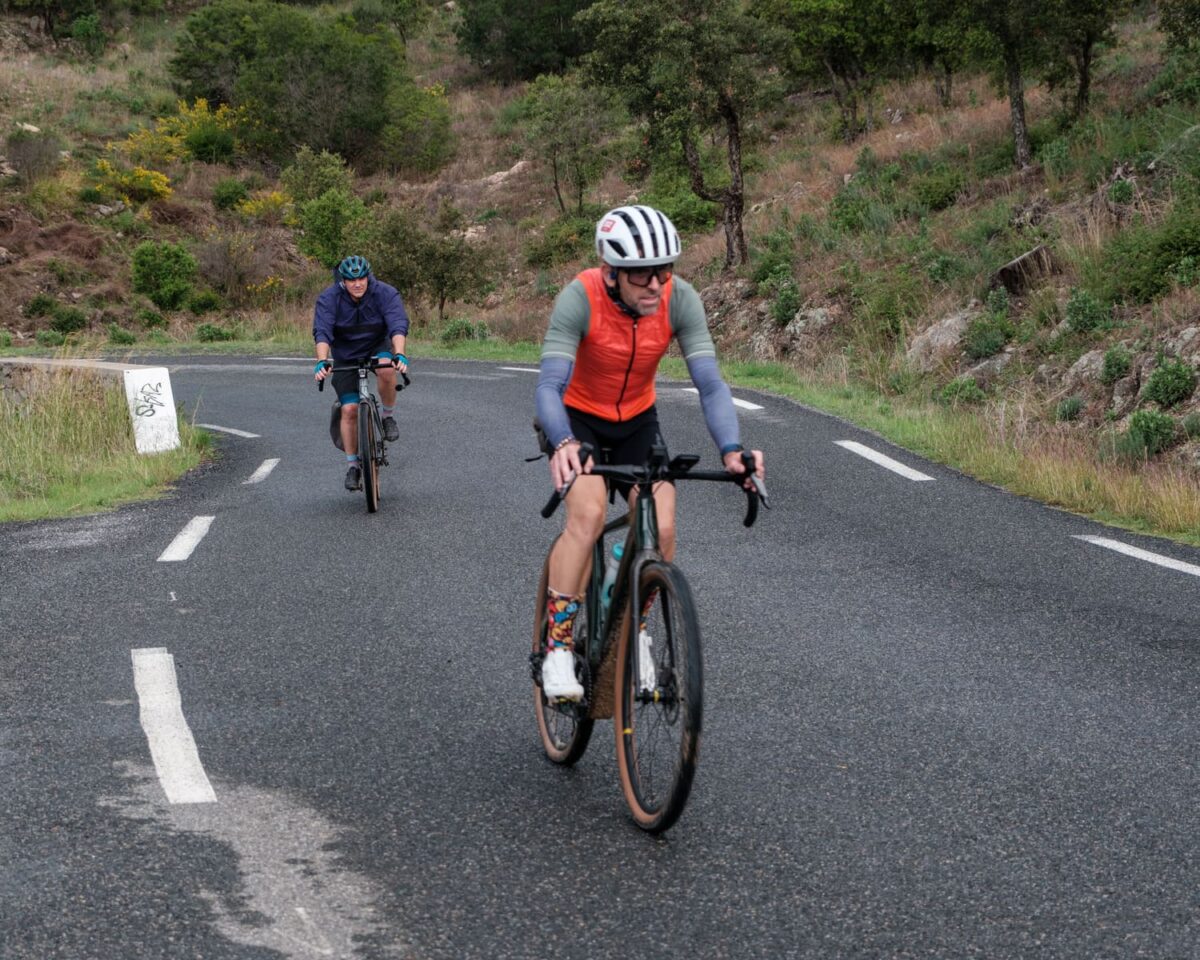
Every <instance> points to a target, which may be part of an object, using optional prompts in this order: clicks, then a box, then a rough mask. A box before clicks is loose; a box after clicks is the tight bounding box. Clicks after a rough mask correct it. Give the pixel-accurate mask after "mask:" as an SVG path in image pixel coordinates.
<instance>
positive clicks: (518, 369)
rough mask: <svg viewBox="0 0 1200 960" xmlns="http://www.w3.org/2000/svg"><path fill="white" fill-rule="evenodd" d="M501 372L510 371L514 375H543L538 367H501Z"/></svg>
mask: <svg viewBox="0 0 1200 960" xmlns="http://www.w3.org/2000/svg"><path fill="white" fill-rule="evenodd" d="M500 369H501V370H509V371H511V372H512V373H541V371H540V370H538V369H537V368H536V367H501V368H500Z"/></svg>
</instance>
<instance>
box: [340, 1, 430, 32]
mask: <svg viewBox="0 0 1200 960" xmlns="http://www.w3.org/2000/svg"><path fill="white" fill-rule="evenodd" d="M430 13H431V11H430V9H429V4H428V3H427V2H426V0H358V2H357V3H356V4H355V5H354V11H353V16H354V19H355V22H357V23H359V24H361V25H363V26H370V25H372V24H386V25H387V26H389V27H392V28H393V29H395V31H396V32H397V33H398V34H400V39H401V40H402V41H404V43H408V41H409V40H410V39H412V38H413V37H414V36H416V35H417V34H419V33H420V32H421V31H422V30H423V29H424V28H425V25H426V24H427V23H428V22H429V17H430Z"/></svg>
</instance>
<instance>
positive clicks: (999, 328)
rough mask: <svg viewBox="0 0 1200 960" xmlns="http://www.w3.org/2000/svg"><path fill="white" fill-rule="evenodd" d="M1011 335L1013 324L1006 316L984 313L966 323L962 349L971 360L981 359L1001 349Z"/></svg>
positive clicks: (993, 354)
mask: <svg viewBox="0 0 1200 960" xmlns="http://www.w3.org/2000/svg"><path fill="white" fill-rule="evenodd" d="M1012 335H1013V326H1012V324H1011V323H1009V321H1008V319H1007V318H1006V317H1004V316H1001V315H998V314H994V313H992V314H984V315H983V316H980V317H976V318H975V319H974V320H972V321H971V322H970V324H968V325H967V332H966V334H965V335H964V336H963V349H964V350H965V351H966V354H967V356H968V357H970V358H971V359H972V360H983V359H985V358H986V357H991V356H995V355H996V354H997V353H999V352H1000V351H1001V350H1003V349H1004V345H1005V344H1006V343H1008V341H1009V339H1010V338H1011V337H1012Z"/></svg>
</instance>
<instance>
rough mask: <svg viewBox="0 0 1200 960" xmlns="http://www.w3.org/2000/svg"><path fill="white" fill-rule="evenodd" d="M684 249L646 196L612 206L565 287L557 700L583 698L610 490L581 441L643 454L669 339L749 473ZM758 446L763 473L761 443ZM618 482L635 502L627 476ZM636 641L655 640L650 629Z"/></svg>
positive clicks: (729, 453) (555, 608) (654, 436)
mask: <svg viewBox="0 0 1200 960" xmlns="http://www.w3.org/2000/svg"><path fill="white" fill-rule="evenodd" d="M680 250H681V247H680V243H679V234H678V232H677V231H676V230H675V227H674V226H673V225H672V224H671V221H670V220H669V219H667V217H666V215H665V214H663V213H662V212H660V211H658V210H655V209H653V208H652V207H646V206H623V207H617V208H616V209H614V210H610V211H609V212H608V213H606V214H605V215H604V216H603V217H601V218H600V220H599V222H598V223H597V224H596V251H597V253H599V255H600V260H601V264H600V266H599V267H593V268H592V269H590V270H584V271H583V272H582V273H580V274H579V275H578V276H577V277H576V278H575V279H574V280H573V281H572V282H571V283H570V284H569V285H568V286H567V287H566V288H564V289H563V291H562V292H561V293H560V294H559V295H558V299H557V300H556V301H555V303H554V311H553V313H552V314H551V316H550V327H549V329H548V330H547V332H546V339H545V341H544V342H543V344H542V361H541V372H540V376H539V377H538V385H537V392H536V405H537V415H538V419H539V420H540V421H541V424H542V427H543V429H544V430H545V431H546V436H547V439H548V440H549V443H550V445H551V446H552V447H553V454H552V455H551V457H550V477H551V479H552V480H553V482H554V486H555V488H556V489H560V488H561V487H562V486H563V485H564V484H566V483H567V481H568V479H569V478H570V476H571V475H572V474H577V475H578V479H577V480H576V481H575V483H574V485H573V486H572V487H571V490H570V492H569V493H568V494H567V496H566V499H565V501H564V502H565V504H566V510H567V519H566V526H565V528H564V530H563V535H562V536H561V537H559V539H558V542H557V543H556V544H555V546H554V549H553V551H552V552H551V554H550V571H549V590H548V592H547V597H546V603H547V608H548V611H549V616H548V618H547V620H548V623H549V625H550V628H549V637H548V640H547V645H548V650H547V653H546V657H545V660H544V661H543V664H542V689H543V691H544V693H545V695H546V696H547V697H550V698H559V699H566V700H579V699H581V698H582V697H583V686H582V685H581V684H580V682H579V678H578V676H577V675H576V670H575V657H574V654H573V651H572V635H573V630H574V624H575V614H576V612H577V611H578V609H579V601H580V598H581V596H582V594H583V591H584V590H585V588H586V583H585V576H586V574H587V571H588V565H589V561H590V559H591V555H592V553H591V552H592V544H594V543H595V541H596V538H597V537H598V536H599V535H600V530H601V528H602V527H603V526H604V520H605V511H606V507H605V500H606V495H607V488H606V486H605V483H604V480H603V479H602V478H600V477H590V476H587V474H588V472H589V470H590V467H591V460H590V459H589V461H588V462H587V463H580V460H579V448H580V444H581V443H583V442H587V443H589V444H591V446H592V448H593V450H594V451H596V454H597V455H599V452H600V450H601V448H607V449H609V450H610V453H609V454H608V462H610V463H643V462H645V460H646V459H647V457H648V455H649V453H650V447H651V446H652V445H654V444H661V443H663V440H662V435H661V433H660V431H659V427H658V414H657V411H656V409H655V405H654V400H655V393H654V377H655V374H656V373H657V372H658V365H659V362H660V361H661V360H662V358H663V355H664V354H665V353H666V352H667V347H668V346H669V345H670V342H671V338H672V337H674V338H675V339H676V340H677V341H678V343H679V346H680V349H681V351H682V352H683V357H684V360H685V361H686V362H687V366H688V373H689V374H690V375H691V378H692V382H693V383H694V384H695V385H696V388H697V389H698V390H699V391H700V405H701V409H702V410H703V412H704V419H705V422H706V423H707V424H708V429H709V433H710V434H711V435H712V438H713V440H714V441H715V442H716V445H717V448H718V450H719V451H720V454H721V458H722V460H723V461H724V464H725V469H726V470H728V471H729V472H730V473H743V472H745V467H744V466H743V464H742V459H741V454H742V445H741V443H740V441H739V437H738V422H737V413H736V411H735V410H734V406H733V398H732V396H731V395H730V393H729V387H728V386H727V385H726V383H725V381H724V380H723V379H722V378H721V373H720V370H719V368H718V367H717V354H716V348H715V347H714V346H713V341H712V335H711V334H710V333H709V330H708V320H707V317H706V316H705V313H704V305H703V304H702V303H701V301H700V296H699V294H697V293H696V290H695V288H694V287H692V285H691V284H689V283H688V282H687V281H686V280H683V279H681V278H679V277H676V276H674V275H673V273H674V271H673V264H674V263H675V261H676V260H677V259H678V257H679V254H680ZM753 454H754V460H755V464H756V470H755V472H756V473H757V474H758V475H759V476H760V477H761V476H762V475H763V458H762V453H761V452H759V451H758V450H755V451H753ZM747 482H749V481H747ZM618 489H620V492H621V493H622V494H623V495H624V496H625V497H627V498H629V499H630V500H631V501H632V490H631V489H630V488H629V485H628V484H619V485H618ZM654 502H655V508H656V512H657V514H658V533H659V545H660V548H661V549H662V552H663V555H664V557H665V558H666V559H667V560H670V559H671V558H672V557H673V556H674V553H675V488H674V486H673V485H672V484H670V483H661V484H658V485H657V488H656V489H655V491H654ZM641 642H642V643H643V644H645V645H648V642H649V637H644V638H642V639H641ZM647 659H648V658H647Z"/></svg>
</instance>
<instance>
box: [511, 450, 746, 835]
mask: <svg viewBox="0 0 1200 960" xmlns="http://www.w3.org/2000/svg"><path fill="white" fill-rule="evenodd" d="M591 453H592V450H591V448H590V447H589V445H587V444H584V446H583V447H582V448H581V450H580V453H579V458H580V462H586V461H587V458H588V456H590V455H591ZM699 459H700V458H699V457H697V456H695V455H691V454H685V455H682V456H677V457H675V458H673V459H672V460H670V461H669V462H668V461H667V451H666V448H665V447H661V446H656V447H654V448H652V451H651V455H650V458H649V460H648V461H647V462H646V463H645V464H642V465H600V464H596V465H593V467H592V470H591V475H592V476H601V477H607V478H609V479H619V480H625V481H628V482H631V483H634V484H636V487H637V496H636V499H635V501H634V507H633V510H632V511H630V512H628V513H626V514H625V515H624V516H622V517H619V518H617V519H615V520H612V521H610V522H609V523H607V524H606V525H605V527H604V529H603V531H602V532H601V534H600V536H599V538H598V539H597V540H596V543H595V545H594V546H593V548H592V568H591V575H590V578H589V580H588V588H587V591H586V593H585V595H584V596H583V597H582V598H581V599H580V605H579V606H580V609H579V613H578V614H577V615H576V619H575V672H576V675H577V676H578V678H579V681H580V683H581V685H582V686H583V689H584V696H583V699H582V700H580V701H577V702H576V701H551V700H549V699H548V698H547V697H546V696H545V695H544V693H543V692H542V687H541V679H542V661H543V659H544V658H545V655H546V631H547V618H546V588H547V584H548V578H549V566H550V557H549V555H548V554H547V557H546V562H545V563H544V564H543V565H542V576H541V581H540V583H539V584H538V594H537V613H536V616H535V618H534V625H533V652H532V653H531V655H530V662H531V664H532V667H533V682H534V691H533V692H534V704H535V708H536V713H537V723H538V732H539V733H540V735H541V739H542V747H543V749H544V750H545V753H546V756H547V757H548V758H549V759H550V760H552V761H553V762H554V763H558V764H562V765H565V766H570V765H571V764H573V763H575V762H576V761H578V760H579V758H580V757H582V756H583V753H584V751H585V750H586V749H587V745H588V741H589V739H590V738H591V735H592V728H593V726H594V724H595V721H596V720H599V719H608V718H609V717H614V716H615V727H616V738H617V768H618V772H619V773H620V777H621V788H622V790H623V792H624V794H625V800H626V802H627V803H628V805H629V810H630V812H631V813H632V814H633V819H634V822H635V823H636V824H637V825H638V826H639V827H641V828H642V829H643V830H646V831H649V832H650V833H661V832H662V831H664V830H666V829H668V828H669V827H670V826H671V825H672V824H673V823H674V822H675V821H676V820H677V819H678V818H679V815H680V813H682V812H683V808H684V805H685V804H686V803H687V799H688V794H689V793H690V792H691V788H692V778H693V776H694V775H695V771H696V754H697V750H698V748H699V743H700V731H701V725H702V718H703V711H704V669H703V664H702V661H701V649H700V623H699V618H698V617H697V615H696V606H695V603H694V601H693V600H692V594H691V590H690V589H689V587H688V584H687V580H686V579H685V578H684V576H683V573H682V572H681V571H680V570H679V568H678V567H676V566H674V565H673V564H671V563H668V562H667V561H665V560H664V559H663V557H662V554H661V553H660V552H659V547H658V518H657V514H656V510H655V504H654V495H653V492H652V491H653V486H654V484H655V483H658V482H660V481H664V480H674V481H679V480H713V481H719V482H733V483H738V484H744V483H745V480H746V477H747V476H749V477H750V478H751V479H752V486H751V487H750V488H746V499H747V509H746V516H745V519H744V520H743V523H744V524H745V526H747V527H749V526H752V525H753V524H754V521H755V520H756V519H757V517H758V504H759V502H760V501H761V502H762V504H763V506H764V507H766V506H769V504H768V503H767V493H766V489H765V487H764V486H763V484H762V482H761V481H760V480H759V479H758V477H756V476H755V475H754V458H753V456H752V455H751V454H749V453H744V454H743V455H742V462H743V464H745V466H746V471H747V473H746V474H742V475H737V474H731V473H728V472H727V471H725V470H720V471H716V470H693V469H692V468H693V467H694V466H695V465H696V463H698V462H699ZM572 482H573V478H572ZM569 489H570V483H568V484H567V485H566V486H564V487H563V489H562V490H560V491H557V492H556V493H555V494H554V495H553V496H552V497H551V498H550V501H549V502H548V503H547V504H546V506H545V508H543V510H542V516H543V517H549V516H550V515H551V514H553V513H554V511H555V510H556V509H557V508H558V504H559V502H560V501H561V500H562V498H563V497H564V496H566V493H567V491H568V490H569ZM622 528H627V529H626V531H625V539H624V544H623V550H622V553H621V559H620V562H619V566H618V567H617V573H616V578H615V580H614V581H613V586H612V590H611V600H608V601H607V602H606V598H605V597H604V596H603V592H604V591H603V590H602V585H603V584H604V582H605V578H604V573H605V557H606V556H607V553H606V551H605V538H606V537H608V536H609V535H610V534H612V533H615V532H616V531H618V530H620V529H622ZM552 548H553V547H552ZM634 613H636V615H633V614H634Z"/></svg>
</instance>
